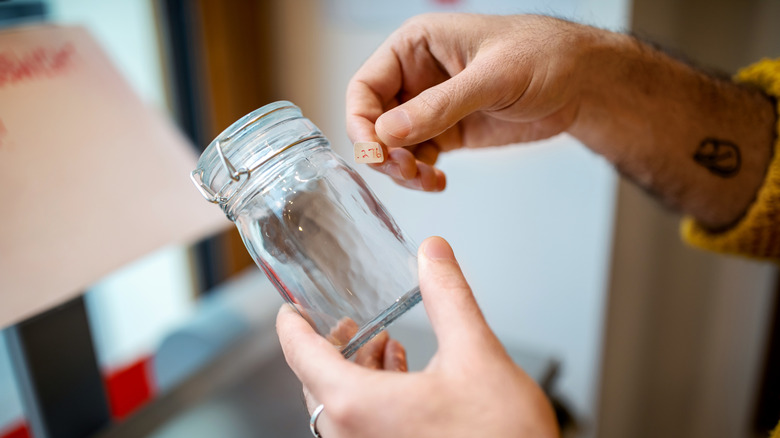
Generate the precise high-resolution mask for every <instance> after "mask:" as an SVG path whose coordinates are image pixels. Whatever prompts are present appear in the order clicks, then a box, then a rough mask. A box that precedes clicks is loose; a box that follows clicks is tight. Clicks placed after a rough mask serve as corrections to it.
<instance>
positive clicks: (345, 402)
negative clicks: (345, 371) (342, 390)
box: [324, 394, 359, 427]
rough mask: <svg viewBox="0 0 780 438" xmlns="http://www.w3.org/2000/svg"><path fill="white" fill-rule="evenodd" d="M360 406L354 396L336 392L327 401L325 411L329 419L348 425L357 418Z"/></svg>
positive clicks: (343, 425)
mask: <svg viewBox="0 0 780 438" xmlns="http://www.w3.org/2000/svg"><path fill="white" fill-rule="evenodd" d="M358 408H359V406H358V405H357V404H356V403H355V402H354V399H353V398H352V397H348V396H346V395H342V394H336V395H334V396H332V397H328V399H327V402H326V403H325V411H324V413H325V414H327V416H328V419H329V420H330V421H331V422H333V423H334V424H336V425H338V426H341V427H346V426H349V424H350V422H351V421H353V419H354V418H355V414H356V411H357V409H358Z"/></svg>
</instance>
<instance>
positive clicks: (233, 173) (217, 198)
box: [190, 140, 250, 204]
mask: <svg viewBox="0 0 780 438" xmlns="http://www.w3.org/2000/svg"><path fill="white" fill-rule="evenodd" d="M214 146H215V147H216V149H217V154H218V155H219V158H220V160H221V161H222V165H223V166H225V170H227V172H228V175H229V176H230V179H232V180H233V181H236V182H238V180H240V179H241V175H246V178H245V181H246V179H249V175H250V172H249V170H247V169H246V168H243V167H242V168H240V169H236V167H235V166H233V163H231V162H230V160H228V158H227V157H226V156H225V152H224V151H223V150H222V142H221V141H219V140H217V143H216V144H215V145H214ZM190 179H191V180H192V182H193V183H194V184H195V187H197V188H198V190H199V191H200V194H201V195H203V197H204V198H206V200H207V201H209V202H211V203H214V204H225V203H227V201H228V200H229V198H226V197H224V196H222V193H221V192H220V193H215V192H214V190H212V189H211V187H209V186H207V185H206V184H205V183H204V182H203V169H200V168H199V169H195V170H193V171H192V173H190ZM228 185H229V184H228ZM223 188H224V187H223Z"/></svg>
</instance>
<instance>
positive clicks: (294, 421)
mask: <svg viewBox="0 0 780 438" xmlns="http://www.w3.org/2000/svg"><path fill="white" fill-rule="evenodd" d="M432 11H467V12H481V13H498V14H513V13H542V14H552V15H555V16H559V17H563V18H567V19H571V20H574V21H578V22H583V23H586V24H592V25H596V26H599V27H604V28H609V29H613V30H619V31H630V32H633V33H635V34H637V35H638V36H640V37H642V38H646V39H649V40H651V41H655V42H657V43H659V44H661V45H662V46H664V47H666V48H668V49H669V50H671V51H672V52H674V53H682V54H685V55H686V56H687V58H688V59H690V60H691V61H692V62H694V63H696V64H698V65H701V66H704V67H707V68H714V69H719V70H722V71H725V72H727V73H733V72H735V71H736V69H738V68H739V67H741V66H744V65H747V64H749V63H751V62H754V61H756V60H758V59H760V58H761V57H763V56H770V57H772V56H773V57H777V56H780V31H779V30H778V28H777V26H776V25H774V22H775V21H776V19H777V18H778V17H780V2H777V1H774V0H741V1H737V0H732V1H728V0H710V1H704V0H678V1H673V0H661V1H658V0H656V1H650V0H636V1H631V0H554V1H549V0H548V1H542V0H515V1H512V0H490V1H488V0H483V1H477V0H396V1H394V2H379V1H371V0H290V1H282V0H278V1H271V0H266V1H263V0H221V1H220V0H158V1H154V0H113V1H110V2H109V1H99V0H44V1H29V0H10V1H9V0H6V1H0V32H2V31H4V30H5V31H10V30H11V29H14V28H18V27H21V26H31V25H35V24H40V23H52V24H59V25H64V26H82V27H84V28H86V29H87V30H88V31H89V32H90V33H91V35H92V36H93V37H94V38H95V39H96V40H97V41H98V43H99V44H100V46H101V47H102V48H103V50H105V52H106V53H107V55H108V57H109V58H110V60H111V61H112V63H113V64H114V65H115V66H116V68H117V69H118V70H119V71H120V72H121V74H122V76H123V77H124V79H125V80H126V81H128V82H129V84H130V86H131V87H132V89H133V90H134V92H135V93H136V94H137V95H138V96H139V97H140V99H141V100H142V101H143V102H144V103H145V104H147V105H148V106H149V107H151V108H152V109H153V110H154V111H157V112H161V113H163V114H164V115H165V117H167V118H170V119H171V120H172V121H173V123H175V124H176V125H177V126H178V129H180V130H181V131H182V132H183V133H184V135H185V136H186V138H187V139H188V141H189V142H190V143H191V145H192V147H193V148H195V149H196V150H198V151H200V150H202V149H203V148H204V147H205V146H206V145H207V144H208V143H209V142H210V141H211V140H212V139H213V138H214V137H215V136H216V135H217V134H218V133H219V132H221V130H223V129H224V128H226V127H227V126H228V125H229V124H231V123H232V122H233V121H235V120H237V119H238V118H240V117H241V116H243V115H245V114H246V113H248V112H250V111H252V110H254V109H256V108H258V107H260V106H262V105H264V104H266V103H269V102H272V101H275V100H282V99H284V100H290V101H292V102H294V103H295V104H296V105H298V106H299V107H300V108H301V109H302V111H303V114H304V115H305V116H307V117H308V118H309V119H310V120H312V121H313V122H314V123H315V124H317V125H318V126H319V127H320V128H321V129H322V131H323V132H324V133H325V135H326V136H327V137H328V138H329V139H330V140H331V143H332V145H333V148H334V149H335V150H336V152H338V153H339V154H341V155H342V156H344V157H345V158H347V159H349V157H350V156H351V152H352V149H351V147H352V146H351V144H350V142H349V141H348V139H347V137H346V134H345V131H344V112H345V108H344V93H345V90H346V84H347V82H348V80H349V78H350V76H351V75H352V73H354V71H355V70H357V68H358V67H359V66H360V65H361V64H362V62H363V61H364V60H365V59H366V58H367V57H368V56H369V55H370V53H371V52H372V51H373V50H374V49H375V48H376V47H377V46H378V45H379V44H380V43H381V42H382V41H383V40H384V39H385V38H386V37H387V36H388V35H389V34H390V33H391V32H392V31H393V30H394V29H396V28H397V27H398V26H399V25H400V24H401V23H402V22H403V21H404V20H405V19H406V18H408V17H411V16H413V15H415V14H418V13H424V12H432ZM2 51H3V47H2V46H1V45H0V52H2ZM73 108H74V111H77V110H78V106H77V105H76V104H75V103H74V107H73ZM0 109H3V103H2V101H0ZM6 109H8V108H6ZM350 161H351V160H350ZM440 167H441V168H442V169H443V170H444V171H445V172H446V173H447V176H448V188H447V190H446V191H445V192H444V193H441V194H425V193H416V192H411V191H408V190H405V189H402V188H400V187H397V186H395V185H394V184H392V183H391V182H390V181H389V180H388V179H386V178H383V177H381V176H380V175H378V174H374V173H372V172H368V171H366V168H365V167H363V166H359V167H358V169H357V170H358V172H360V173H361V175H363V176H364V178H365V179H366V180H367V182H368V184H369V186H370V187H371V188H372V189H373V190H374V192H375V193H376V194H377V196H378V197H379V198H380V199H381V200H382V202H384V203H385V205H386V207H387V208H388V210H389V211H390V213H391V214H392V215H393V216H394V217H395V219H396V221H397V222H398V224H399V225H400V226H401V227H402V228H403V229H404V230H405V231H406V232H407V233H408V234H409V235H410V236H411V237H412V238H413V239H414V240H415V241H417V242H420V241H422V240H423V239H424V238H425V237H427V236H430V235H441V236H443V237H445V238H446V239H448V240H449V241H450V243H451V244H452V246H453V248H454V250H455V253H456V255H457V256H458V258H459V260H460V263H461V265H462V267H463V269H464V272H465V273H466V276H467V278H468V279H469V281H470V283H471V285H472V287H473V289H474V291H475V294H476V295H477V299H478V301H479V304H480V306H481V307H482V309H483V311H484V312H485V315H486V317H487V319H488V322H489V323H490V325H491V327H492V328H493V329H494V330H495V331H496V333H497V334H498V336H499V338H500V339H501V340H502V342H503V343H504V344H505V345H506V346H507V349H508V350H509V351H510V352H511V354H512V356H513V357H514V358H515V360H516V361H517V362H518V364H520V365H521V366H523V367H524V368H526V369H527V370H528V372H529V374H531V375H532V376H533V377H534V378H535V379H537V381H539V383H540V384H541V385H542V386H543V387H544V389H545V390H546V391H547V392H548V395H550V397H551V398H552V399H553V400H554V401H555V404H556V407H557V409H558V413H559V420H560V421H561V424H562V425H563V426H564V431H565V433H566V435H567V436H577V437H593V436H599V437H625V436H639V437H645V436H647V437H655V436H666V437H705V436H707V437H745V436H766V432H767V430H768V429H770V428H772V427H774V425H775V424H776V422H777V420H778V419H780V373H778V371H777V370H780V324H778V312H777V309H778V301H777V299H776V295H777V293H776V290H777V285H776V269H775V267H774V266H771V265H768V264H765V263H758V262H752V261H746V260H742V259H732V258H725V257H719V256H716V255H712V254H706V253H702V252H699V251H696V250H692V249H690V248H687V247H685V246H684V245H683V244H682V243H681V242H680V241H679V238H678V231H677V227H678V221H679V217H678V216H676V215H675V214H673V213H670V212H668V211H665V210H664V209H662V208H661V207H659V206H658V205H656V204H655V203H654V202H653V201H652V200H651V199H649V198H648V197H647V196H646V195H645V194H644V193H643V192H641V191H640V190H638V189H636V188H634V187H632V186H631V185H629V184H627V183H625V182H624V181H621V179H620V178H619V176H618V175H617V174H616V173H615V172H614V171H612V169H611V168H610V167H609V166H608V165H607V163H606V162H604V161H603V160H602V159H601V158H599V157H597V156H595V155H593V154H591V153H590V152H589V151H587V150H586V149H584V148H583V147H582V146H581V145H579V144H578V143H577V142H576V141H575V140H573V139H571V138H569V137H567V136H559V137H555V138H553V139H550V140H546V141H543V142H538V143H534V144H530V145H522V146H512V147H508V148H502V149H490V150H480V151H465V152H455V153H452V154H448V155H447V156H444V157H441V162H440ZM182 178H186V175H182ZM192 189H193V191H194V188H192ZM204 202H205V201H204ZM215 208H216V207H215ZM2 224H3V213H2V212H1V211H0V225H2ZM230 225H231V224H230V223H229V222H228V221H227V220H225V221H224V229H225V230H226V231H224V232H221V233H219V234H216V235H203V236H201V237H200V238H199V239H196V240H194V241H192V242H191V243H190V244H180V243H174V242H170V243H171V244H168V245H162V246H158V247H156V248H154V249H153V250H152V251H151V252H149V253H148V254H147V255H146V256H143V257H141V258H139V259H135V260H134V261H132V262H131V263H128V264H126V265H124V266H121V267H117V269H116V270H115V271H114V272H112V273H111V274H109V275H107V276H101V277H100V278H95V279H94V283H93V284H92V286H91V287H89V288H87V289H86V290H83V291H78V293H77V294H75V295H74V297H73V298H69V299H68V300H65V301H62V302H59V303H57V305H56V306H55V307H51V308H49V309H47V310H44V311H42V312H40V313H39V314H36V315H27V314H25V315H17V316H16V317H14V318H12V319H11V320H9V321H7V322H6V324H5V326H2V327H0V329H3V331H2V336H0V437H2V438H11V437H14V438H20V437H27V436H34V437H36V438H45V437H87V436H107V437H119V436H128V437H133V436H153V437H178V436H190V437H201V436H202V437H207V436H220V437H256V436H289V437H306V436H310V435H309V431H308V424H307V421H308V415H307V414H306V412H305V409H304V407H303V403H302V401H301V396H300V385H299V384H298V383H297V381H296V380H295V378H294V376H292V375H291V373H290V372H289V371H288V370H287V368H286V365H285V364H284V361H283V358H281V356H280V351H279V348H278V343H277V341H276V335H275V331H274V329H273V321H274V316H275V313H276V310H277V309H278V306H279V305H280V304H281V302H282V300H281V299H280V298H279V296H278V294H277V293H276V292H275V290H273V287H272V286H271V285H270V284H269V283H268V282H267V281H266V280H265V278H264V277H263V276H262V275H261V273H259V270H258V269H257V268H256V267H255V266H254V264H253V262H252V260H251V259H250V258H249V256H248V254H247V252H246V250H245V249H244V246H243V244H242V243H241V241H240V238H239V237H238V234H237V232H235V230H233V229H232V227H231V226H230ZM2 251H4V250H3V248H0V252H2ZM73 263H76V264H77V263H78V260H74V261H73ZM13 294H14V291H13V290H0V307H2V306H3V303H4V302H7V301H6V300H11V299H12V298H13ZM393 331H395V332H396V335H397V336H398V337H399V338H400V339H402V340H405V341H406V342H407V344H408V348H409V350H410V359H411V361H412V367H413V368H415V367H417V368H421V367H422V366H423V365H424V363H425V360H426V358H427V357H430V355H431V354H432V353H433V351H435V341H434V340H433V339H431V334H430V329H429V327H428V323H427V320H426V317H425V313H424V311H423V308H422V306H418V307H417V308H416V309H414V311H412V312H411V313H409V314H408V315H406V316H405V317H404V318H402V320H400V321H399V322H398V323H397V327H394V328H393V330H391V332H393ZM62 345H67V348H66V349H64V350H63V349H62V348H57V347H58V346H62Z"/></svg>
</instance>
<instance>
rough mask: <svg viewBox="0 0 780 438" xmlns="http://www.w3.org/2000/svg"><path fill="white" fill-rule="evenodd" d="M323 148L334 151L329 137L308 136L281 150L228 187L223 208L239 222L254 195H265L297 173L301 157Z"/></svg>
mask: <svg viewBox="0 0 780 438" xmlns="http://www.w3.org/2000/svg"><path fill="white" fill-rule="evenodd" d="M323 151H327V152H332V150H331V148H330V143H329V142H328V140H327V139H326V138H325V137H321V136H320V137H316V138H311V139H307V140H305V141H301V142H298V143H296V144H295V145H292V146H291V147H289V148H286V149H285V150H283V151H280V152H279V153H278V154H276V155H274V156H273V157H271V158H269V159H268V160H267V161H265V162H264V163H263V164H262V165H261V166H258V167H256V168H255V169H253V170H252V171H249V172H247V173H242V174H241V175H240V179H239V180H238V181H235V182H234V183H233V184H231V185H232V187H230V188H227V190H226V194H227V197H226V199H225V200H224V202H221V203H220V204H219V205H220V207H221V208H222V211H223V212H224V213H225V215H226V216H227V217H228V219H230V220H231V221H235V220H236V218H237V217H238V216H239V215H240V214H241V211H242V210H243V208H244V207H245V206H246V205H247V203H249V202H250V201H252V199H253V198H255V197H256V196H264V195H265V194H266V193H265V192H266V191H267V190H270V189H271V188H273V187H274V185H278V184H280V182H279V181H280V180H281V181H283V180H284V177H285V176H286V175H287V174H288V173H291V172H293V173H294V170H295V169H296V168H297V167H298V163H299V162H300V161H301V160H306V159H308V158H309V157H310V156H312V155H313V154H315V153H321V152H323Z"/></svg>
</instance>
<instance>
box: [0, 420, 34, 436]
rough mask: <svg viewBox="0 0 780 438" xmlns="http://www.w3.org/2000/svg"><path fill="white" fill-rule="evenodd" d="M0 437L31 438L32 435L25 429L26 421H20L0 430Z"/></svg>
mask: <svg viewBox="0 0 780 438" xmlns="http://www.w3.org/2000/svg"><path fill="white" fill-rule="evenodd" d="M0 438H32V435H30V430H29V429H27V423H26V422H25V421H21V422H19V424H17V425H14V426H12V427H11V428H10V429H7V430H0Z"/></svg>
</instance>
